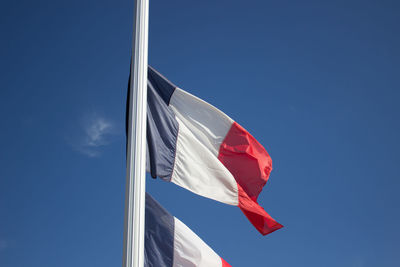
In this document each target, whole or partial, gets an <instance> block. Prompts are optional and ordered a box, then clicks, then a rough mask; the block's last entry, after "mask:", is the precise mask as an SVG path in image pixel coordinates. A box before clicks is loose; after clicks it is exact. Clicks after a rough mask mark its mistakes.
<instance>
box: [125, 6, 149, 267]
mask: <svg viewBox="0 0 400 267" xmlns="http://www.w3.org/2000/svg"><path fill="white" fill-rule="evenodd" d="M148 18H149V0H136V1H135V17H134V21H133V25H134V32H133V42H132V64H131V78H130V81H129V83H130V88H131V94H130V99H129V100H130V101H129V103H130V105H129V115H128V116H129V119H128V122H129V124H128V150H127V168H126V191H125V221H124V255H123V260H122V267H143V265H144V211H145V191H146V181H145V175H146V111H147V45H148V20H149V19H148Z"/></svg>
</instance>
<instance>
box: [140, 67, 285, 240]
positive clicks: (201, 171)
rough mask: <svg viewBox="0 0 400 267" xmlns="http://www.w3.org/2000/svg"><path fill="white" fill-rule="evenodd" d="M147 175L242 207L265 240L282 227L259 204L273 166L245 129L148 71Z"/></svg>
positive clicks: (154, 72) (155, 72) (156, 73)
mask: <svg viewBox="0 0 400 267" xmlns="http://www.w3.org/2000/svg"><path fill="white" fill-rule="evenodd" d="M147 102H148V109H147V149H148V151H147V157H148V158H147V169H148V171H149V172H150V174H151V176H152V177H153V178H155V177H159V178H161V179H163V180H165V181H168V182H173V183H175V184H177V185H179V186H181V187H183V188H186V189H188V190H190V191H192V192H193V193H196V194H199V195H201V196H204V197H207V198H211V199H214V200H217V201H220V202H223V203H226V204H230V205H234V206H238V207H239V208H240V209H241V210H242V211H243V213H244V214H245V215H246V216H247V218H248V219H249V220H250V222H251V223H252V224H253V225H254V226H255V227H256V228H257V230H258V231H259V232H260V233H261V234H263V235H266V234H268V233H271V232H273V231H275V230H277V229H279V228H281V227H282V225H281V224H279V223H278V222H276V221H275V220H274V219H273V218H272V217H271V216H270V215H269V214H268V213H267V212H266V211H265V210H264V209H263V208H262V207H261V206H260V205H259V204H258V203H257V198H258V195H259V194H260V192H261V190H262V188H263V186H264V185H265V183H266V182H267V180H268V177H269V174H270V172H271V170H272V161H271V158H270V156H269V155H268V153H267V151H266V150H265V149H264V147H263V146H262V145H261V144H260V143H259V142H257V140H256V139H255V138H254V137H253V136H251V135H250V134H249V133H248V132H247V131H246V130H245V129H244V128H243V127H242V126H240V125H239V124H238V123H236V122H235V121H234V120H232V119H231V118H229V117H228V116H227V115H225V114H224V113H223V112H221V111H220V110H218V109H217V108H215V107H213V106H212V105H210V104H208V103H206V102H205V101H203V100H201V99H199V98H197V97H195V96H193V95H191V94H189V93H188V92H185V91H183V90H182V89H180V88H178V87H176V86H175V85H174V84H172V83H171V82H170V81H168V80H167V79H166V78H165V77H163V76H162V75H161V74H160V73H158V72H157V71H156V70H154V69H153V68H151V67H149V70H148V92H147Z"/></svg>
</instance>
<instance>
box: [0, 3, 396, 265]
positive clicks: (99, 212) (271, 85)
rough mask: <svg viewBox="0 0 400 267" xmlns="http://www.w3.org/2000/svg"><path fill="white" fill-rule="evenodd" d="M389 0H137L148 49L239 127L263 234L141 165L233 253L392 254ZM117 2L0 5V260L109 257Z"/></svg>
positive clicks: (118, 239) (118, 166) (386, 258)
mask: <svg viewBox="0 0 400 267" xmlns="http://www.w3.org/2000/svg"><path fill="white" fill-rule="evenodd" d="M399 3H400V2H399V1H384V0H375V1H370V0H363V1H361V0H360V1H356V0H346V1H344V0H343V1H342V0H340V1H339V0H336V1H324V0H314V1H311V0H304V1H298V0H291V1H285V0H283V1H265V0H259V1H255V0H246V1H237V0H230V1H227V0H224V1H222V0H213V1H188V0H170V1H165V0H150V33H149V63H150V64H151V65H152V66H154V67H155V68H156V69H158V70H159V71H160V72H161V73H163V74H164V75H165V76H166V77H168V78H169V79H170V80H171V81H172V82H174V83H175V84H177V85H178V86H179V87H181V88H183V89H185V90H187V91H189V92H191V93H192V94H195V95H196V96H198V97H200V98H202V99H204V100H206V101H208V102H210V103H211V104H213V105H215V106H216V107H218V108H219V109H221V110H222V111H224V112H225V113H226V114H228V115H229V116H230V117H232V118H233V119H235V120H236V121H237V122H238V123H240V124H241V125H243V126H244V127H245V128H246V129H247V130H248V131H249V132H250V133H252V134H253V135H254V136H255V137H256V138H257V139H258V140H259V141H260V142H261V143H262V144H263V145H264V146H265V147H266V149H267V150H268V152H269V153H270V155H271V157H272V159H273V164H274V170H273V171H272V173H271V177H270V180H269V182H268V184H267V185H266V186H265V188H264V190H263V192H262V193H261V195H260V198H259V202H260V204H262V206H264V208H265V209H266V211H267V212H269V213H270V214H271V215H272V216H273V217H274V218H276V219H277V220H278V221H279V222H280V223H282V224H283V225H284V226H285V228H283V229H281V230H279V231H277V232H274V233H272V234H270V235H268V236H265V237H263V236H261V235H260V234H259V233H258V232H257V231H256V230H255V229H254V227H252V226H251V225H250V223H249V222H248V221H247V219H246V218H245V217H244V216H243V215H242V213H241V212H240V210H239V209H238V208H236V207H231V206H227V205H224V204H221V203H217V202H215V201H212V200H209V199H205V198H202V197H199V196H196V195H194V194H192V193H190V192H188V191H185V190H184V189H181V188H178V187H177V186H175V185H173V184H168V183H165V182H163V181H161V180H153V179H151V178H148V179H147V189H148V191H149V192H150V193H151V194H152V195H153V197H154V198H155V199H157V200H158V201H159V202H160V203H161V204H162V205H163V206H164V207H165V208H166V209H168V210H169V211H170V212H171V213H172V214H173V215H174V216H176V217H178V218H179V219H180V220H181V221H183V222H184V223H185V224H187V225H188V226H189V227H190V228H191V229H192V230H193V231H195V232H196V233H197V234H198V235H199V236H200V237H201V238H202V239H203V240H204V241H205V242H206V243H208V244H209V245H210V246H211V247H212V248H213V249H214V250H215V251H216V252H217V253H218V254H219V255H220V256H222V257H223V258H224V259H226V260H227V262H229V263H231V264H232V266H273V267H281V266H282V267H291V266H296V267H301V266H307V267H310V266H312V267H314V266H315V267H321V266H327V267H330V266H332V267H334V266H335V267H336V266H344V267H369V266H370V267H375V266H380V267H381V266H382V267H397V266H400V253H399V251H400V241H399V240H400V230H399V224H400V214H399V213H400V212H399V211H400V208H399V204H400V195H399V189H400V188H399V187H400V186H399V185H400V180H399V160H400V156H399V150H400V144H399V136H400V124H399V116H400V107H399V100H400V90H399V89H400V88H399V87H400V75H399V74H400V63H399V61H400V53H399V47H400V33H399V25H400V16H399V13H400V4H399ZM132 9H133V2H132V1H131V0H113V1H111V0H108V1H105V0H96V1H95V0H79V1H78V0H68V1H60V0H37V1H31V0H30V1H28V0H3V1H1V4H0V32H1V42H0V82H1V83H0V84H1V85H0V121H1V130H0V266H1V267H27V266H29V267H54V266H57V267H71V266H85V267H86V266H96V267H102V266H104V267H110V266H121V262H122V245H123V242H122V240H123V220H124V219H123V216H124V187H125V136H124V116H125V114H124V112H125V100H126V99H125V98H126V85H127V80H128V73H129V60H130V54H131V31H132Z"/></svg>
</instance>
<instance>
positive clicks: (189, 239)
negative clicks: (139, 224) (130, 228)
mask: <svg viewBox="0 0 400 267" xmlns="http://www.w3.org/2000/svg"><path fill="white" fill-rule="evenodd" d="M145 214H146V219H145V221H146V224H145V259H144V263H145V264H144V265H145V266H146V267H178V266H198V267H230V265H229V264H228V263H227V262H226V261H225V260H223V259H222V258H221V257H220V256H218V255H217V254H216V253H215V252H214V251H213V250H212V249H211V248H210V247H209V246H208V245H207V244H206V243H204V241H203V240H201V239H200V237H198V236H197V235H196V234H195V233H193V231H192V230H190V229H189V228H188V227H187V226H186V225H185V224H183V223H182V222H181V221H180V220H178V219H177V218H175V217H174V216H172V215H171V214H170V213H168V211H166V210H165V209H164V208H163V207H162V206H161V205H160V204H159V203H158V202H157V201H155V200H154V199H153V198H152V197H151V196H150V195H149V194H146V212H145Z"/></svg>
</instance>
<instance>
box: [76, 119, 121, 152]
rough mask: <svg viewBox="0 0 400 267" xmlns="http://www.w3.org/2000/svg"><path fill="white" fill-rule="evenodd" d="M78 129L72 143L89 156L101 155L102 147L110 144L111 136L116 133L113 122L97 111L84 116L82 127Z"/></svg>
mask: <svg viewBox="0 0 400 267" xmlns="http://www.w3.org/2000/svg"><path fill="white" fill-rule="evenodd" d="M76 130H77V131H76V133H75V134H74V136H75V137H74V138H72V139H73V140H72V141H71V140H70V141H71V142H70V143H71V144H72V146H73V147H74V148H75V149H76V150H77V151H79V152H81V153H82V154H84V155H86V156H88V157H98V156H100V155H101V151H102V148H103V147H105V146H106V145H108V144H110V142H111V136H112V135H113V134H114V126H113V124H112V122H111V121H110V120H107V119H106V118H104V117H103V116H100V115H99V114H97V113H90V114H86V115H85V116H83V117H82V120H81V127H80V128H79V129H76ZM70 139H71V138H70Z"/></svg>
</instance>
